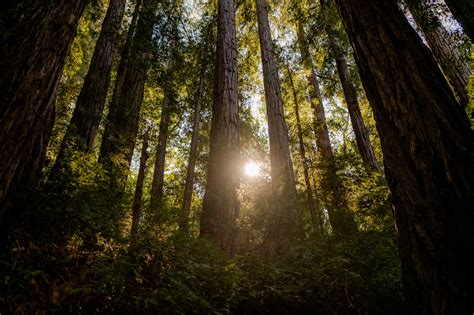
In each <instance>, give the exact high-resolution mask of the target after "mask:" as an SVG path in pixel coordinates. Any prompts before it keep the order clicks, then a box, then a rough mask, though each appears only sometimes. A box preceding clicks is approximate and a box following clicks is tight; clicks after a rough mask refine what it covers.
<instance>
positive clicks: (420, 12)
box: [406, 0, 471, 107]
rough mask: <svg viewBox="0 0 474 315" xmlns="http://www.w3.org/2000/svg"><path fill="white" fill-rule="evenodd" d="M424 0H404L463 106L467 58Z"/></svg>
mask: <svg viewBox="0 0 474 315" xmlns="http://www.w3.org/2000/svg"><path fill="white" fill-rule="evenodd" d="M425 2H426V0H424V1H421V2H420V3H419V4H414V3H413V2H412V1H406V4H407V5H408V7H409V9H410V12H411V14H412V15H413V18H414V19H415V22H416V24H417V25H418V27H419V28H420V29H421V31H422V32H423V34H424V35H425V38H426V41H427V42H428V45H429V46H430V48H431V51H432V52H433V55H434V57H435V59H436V61H438V64H439V65H440V66H441V69H443V72H444V74H445V75H446V77H447V78H448V80H449V83H450V84H451V86H452V87H453V89H454V92H455V93H456V95H457V96H458V98H459V102H460V103H461V105H462V106H464V107H465V106H466V105H467V103H468V102H469V94H468V91H467V84H468V82H469V77H470V76H471V67H470V66H469V64H468V62H467V60H464V59H463V57H462V55H461V52H460V51H459V50H458V49H457V48H456V47H454V45H453V42H452V40H451V39H450V35H449V33H448V31H447V30H446V29H445V28H444V26H443V25H442V24H441V22H440V21H439V20H438V18H437V17H436V16H434V13H433V12H430V8H429V7H428V6H427V4H426V3H425Z"/></svg>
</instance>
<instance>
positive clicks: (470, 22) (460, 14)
mask: <svg viewBox="0 0 474 315" xmlns="http://www.w3.org/2000/svg"><path fill="white" fill-rule="evenodd" d="M445 2H446V4H447V5H448V7H449V10H451V12H452V13H453V15H454V17H455V18H456V19H457V20H458V22H459V23H460V24H461V26H462V28H463V29H464V32H466V34H467V35H468V36H469V37H470V38H471V40H472V41H474V14H472V12H474V1H472V0H445Z"/></svg>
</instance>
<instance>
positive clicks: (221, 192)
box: [200, 0, 240, 254]
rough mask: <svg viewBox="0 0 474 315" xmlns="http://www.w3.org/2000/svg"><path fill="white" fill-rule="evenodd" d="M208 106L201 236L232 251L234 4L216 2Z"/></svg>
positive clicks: (236, 161)
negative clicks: (212, 85) (212, 80)
mask: <svg viewBox="0 0 474 315" xmlns="http://www.w3.org/2000/svg"><path fill="white" fill-rule="evenodd" d="M215 80H216V81H215V89H214V101H213V105H212V124H211V139H210V152H209V159H208V166H207V167H208V169H207V185H206V193H205V195H204V204H203V209H202V216H201V232H200V234H201V237H203V238H206V239H209V240H211V241H212V242H214V243H215V244H216V245H217V246H218V247H219V248H221V250H223V251H225V252H227V253H230V254H233V253H234V252H235V250H236V248H235V246H236V235H237V228H236V226H235V222H236V219H237V217H238V215H239V203H238V200H237V189H238V188H239V185H240V172H239V169H240V143H239V104H238V102H237V40H236V34H235V3H234V1H233V0H219V1H218V17H217V50H216V78H215Z"/></svg>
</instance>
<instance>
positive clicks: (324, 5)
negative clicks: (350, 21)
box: [320, 0, 381, 171]
mask: <svg viewBox="0 0 474 315" xmlns="http://www.w3.org/2000/svg"><path fill="white" fill-rule="evenodd" d="M320 4H321V13H322V15H323V19H324V24H325V29H326V33H327V35H328V37H329V45H330V49H331V52H332V55H333V56H334V60H335V61H336V68H337V73H338V75H339V81H340V82H341V86H342V90H343V92H344V98H345V99H346V104H347V109H348V111H349V116H350V118H351V124H352V129H353V130H354V135H355V138H356V142H357V148H358V149H359V153H360V155H361V157H362V160H363V161H364V162H365V164H366V165H368V166H370V167H371V168H372V169H373V170H377V171H381V168H380V166H379V164H378V163H377V159H376V157H375V154H374V149H373V147H372V144H371V143H370V138H369V133H368V131H367V128H366V126H365V124H364V120H363V119H362V113H361V111H360V106H359V101H358V100H357V93H356V89H355V87H354V85H353V84H352V81H351V79H350V75H349V70H348V67H347V62H346V59H345V57H344V52H343V51H342V48H341V46H340V44H339V43H340V39H339V38H338V37H337V36H338V35H337V32H336V30H335V28H334V23H333V21H331V19H330V14H329V13H330V10H331V7H330V6H329V3H328V2H327V0H320Z"/></svg>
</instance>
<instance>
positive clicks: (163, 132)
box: [150, 1, 179, 219]
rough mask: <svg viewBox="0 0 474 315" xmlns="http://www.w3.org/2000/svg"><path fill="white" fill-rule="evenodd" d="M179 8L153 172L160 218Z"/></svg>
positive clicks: (153, 191) (152, 205) (174, 18)
mask: <svg viewBox="0 0 474 315" xmlns="http://www.w3.org/2000/svg"><path fill="white" fill-rule="evenodd" d="M178 9H179V6H178V3H177V1H175V3H174V10H173V16H172V22H171V23H173V34H172V35H171V37H172V38H171V47H170V56H169V60H168V69H167V79H166V83H165V86H164V95H163V102H162V103H161V117H160V132H159V135H158V145H157V148H156V155H155V170H154V172H153V180H152V183H151V192H150V208H151V210H152V211H153V212H154V214H155V215H156V218H157V219H159V217H160V212H159V211H160V208H161V202H162V199H163V184H164V179H165V162H166V146H167V143H168V134H169V124H170V118H171V117H170V116H171V112H172V105H173V103H174V95H173V94H174V91H173V84H174V82H173V81H174V80H173V78H174V72H175V71H176V53H177V51H176V50H177V45H178V31H179V30H178V18H179V15H178V14H179V11H178Z"/></svg>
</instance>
